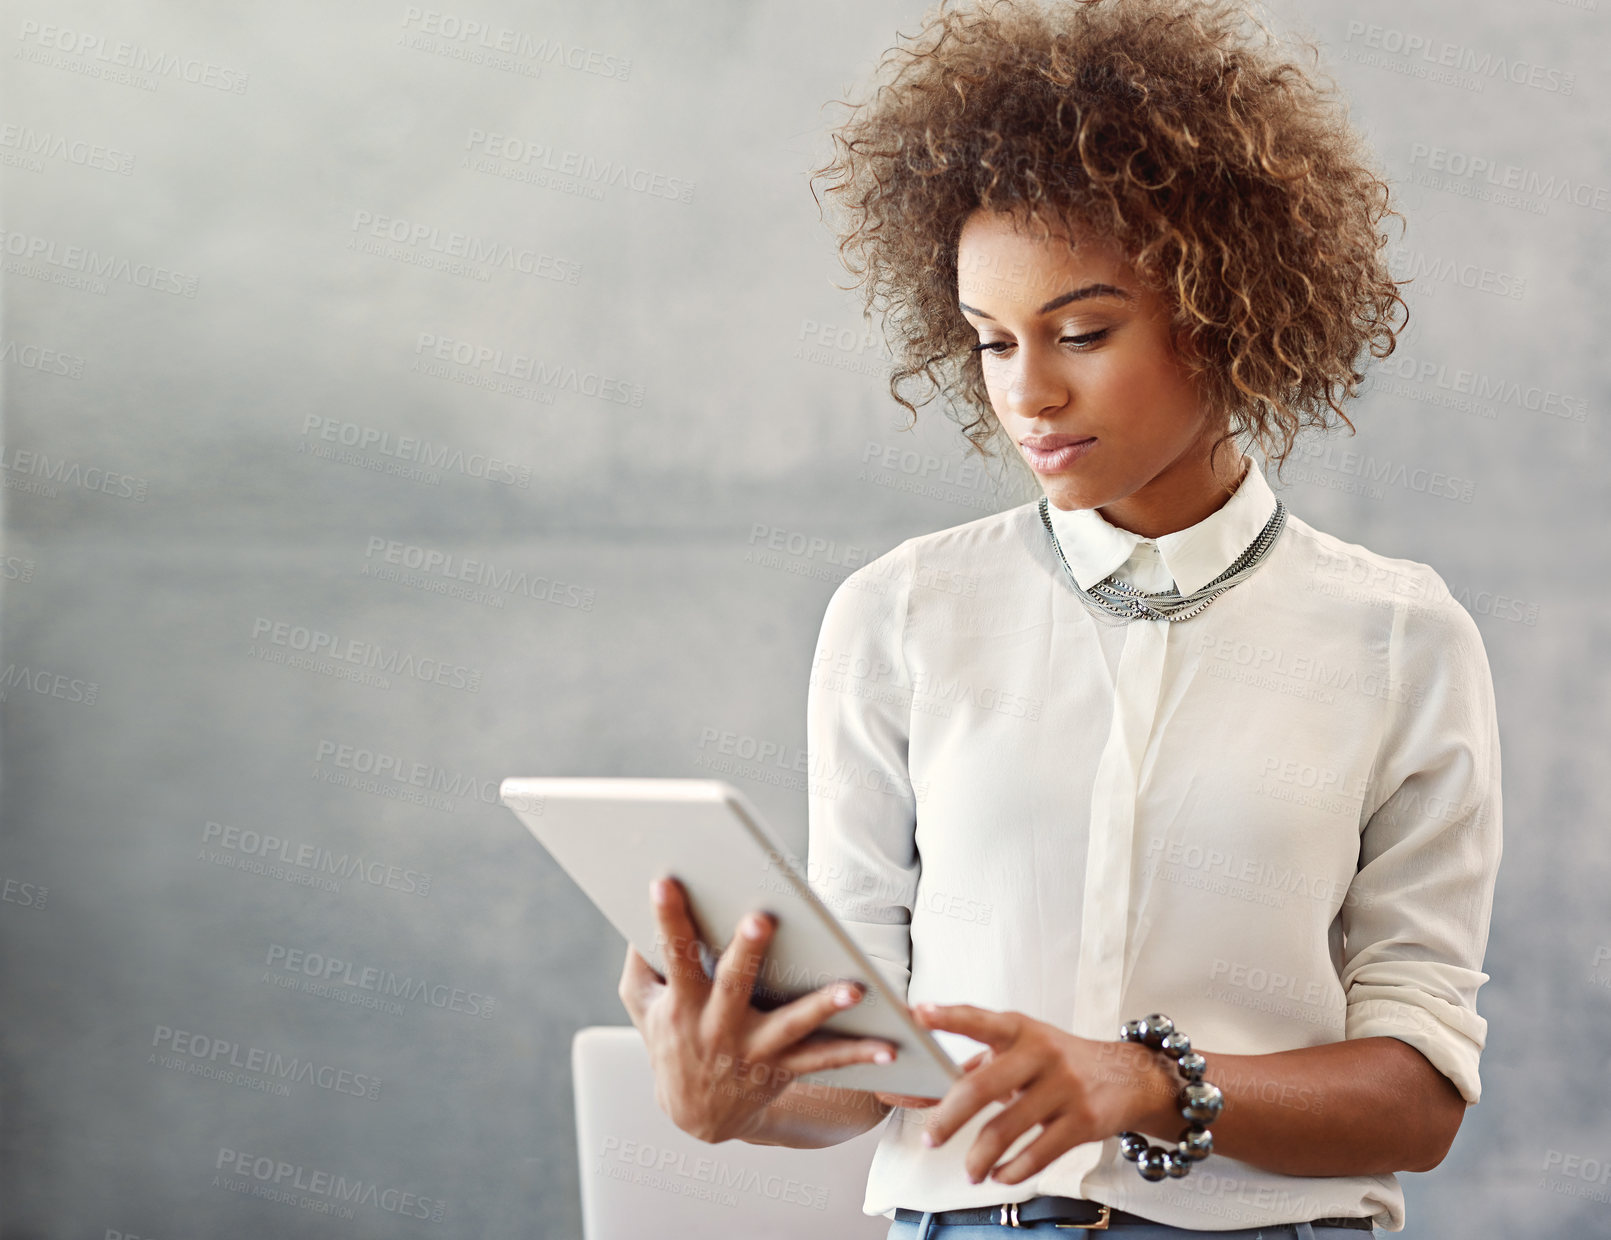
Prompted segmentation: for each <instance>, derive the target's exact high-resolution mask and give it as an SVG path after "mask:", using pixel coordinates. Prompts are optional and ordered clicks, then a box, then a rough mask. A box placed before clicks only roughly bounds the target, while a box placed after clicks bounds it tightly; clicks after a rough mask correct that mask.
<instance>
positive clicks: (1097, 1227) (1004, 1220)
mask: <svg viewBox="0 0 1611 1240" xmlns="http://www.w3.org/2000/svg"><path fill="white" fill-rule="evenodd" d="M1098 1204H1099V1205H1101V1207H1102V1212H1101V1213H1100V1214H1098V1215H1097V1216H1096V1222H1094V1223H1053V1224H1052V1226H1053V1227H1059V1228H1064V1229H1067V1230H1070V1231H1106V1230H1107V1227H1108V1214H1109V1213H1110V1212H1111V1211H1110V1210H1109V1207H1108V1206H1107V1204H1106V1203H1105V1202H1099V1203H1098ZM998 1221H999V1222H1000V1223H1001V1225H1002V1226H1003V1227H1017V1228H1019V1229H1020V1230H1025V1228H1024V1225H1023V1224H1022V1223H1020V1222H1019V1221H1018V1203H1017V1202H1016V1201H1014V1202H1012V1203H1010V1204H1008V1205H1004V1206H1002V1207H1001V1218H1000V1219H999V1220H998Z"/></svg>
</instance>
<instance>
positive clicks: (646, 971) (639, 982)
mask: <svg viewBox="0 0 1611 1240" xmlns="http://www.w3.org/2000/svg"><path fill="white" fill-rule="evenodd" d="M663 985H665V979H664V978H663V977H661V976H660V974H658V973H656V972H655V971H654V970H653V969H652V968H650V967H649V962H648V961H647V960H645V959H644V958H643V957H642V956H640V955H639V954H638V949H637V948H635V947H633V946H632V945H631V944H630V943H628V944H627V956H626V963H625V964H624V965H622V966H621V982H620V985H618V986H617V987H616V988H615V992H616V994H618V995H620V996H621V1002H622V1004H623V1005H625V1007H626V1010H627V1011H628V1012H629V1013H631V1015H632V1018H633V1020H634V1021H636V1020H637V1018H638V1017H639V1016H641V1015H642V1013H643V1009H644V1008H646V1007H647V1006H648V1005H649V1004H650V1003H651V1002H653V999H654V991H655V988H656V987H658V986H663Z"/></svg>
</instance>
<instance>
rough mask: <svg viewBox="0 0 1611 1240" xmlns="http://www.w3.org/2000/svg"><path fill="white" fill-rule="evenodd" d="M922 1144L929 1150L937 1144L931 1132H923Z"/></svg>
mask: <svg viewBox="0 0 1611 1240" xmlns="http://www.w3.org/2000/svg"><path fill="white" fill-rule="evenodd" d="M923 1144H924V1145H926V1146H928V1147H929V1148H930V1149H933V1148H934V1147H935V1145H937V1144H938V1142H937V1141H935V1139H934V1134H933V1133H932V1132H925V1133H924V1134H923Z"/></svg>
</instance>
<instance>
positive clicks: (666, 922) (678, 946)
mask: <svg viewBox="0 0 1611 1240" xmlns="http://www.w3.org/2000/svg"><path fill="white" fill-rule="evenodd" d="M656 881H657V882H663V883H665V884H666V885H667V888H668V890H667V891H666V892H665V902H664V903H657V904H655V912H656V915H657V916H658V918H659V921H660V935H659V946H660V949H661V951H660V954H661V956H662V957H663V958H664V960H665V962H666V983H667V985H669V986H670V987H671V993H672V994H673V995H674V996H675V997H676V998H678V999H679V1000H687V999H700V998H702V997H703V995H704V992H705V990H706V989H707V988H708V987H709V986H710V981H709V980H708V979H707V978H706V977H705V969H704V966H702V965H701V964H700V963H699V933H698V931H696V930H695V929H694V923H693V920H692V918H690V917H689V915H688V896H687V892H685V891H684V890H683V886H682V884H681V883H679V882H678V881H677V880H676V879H674V878H670V877H667V878H663V879H658V880H656ZM654 886H655V885H654V884H653V883H651V884H650V896H649V898H650V899H651V900H653V899H654Z"/></svg>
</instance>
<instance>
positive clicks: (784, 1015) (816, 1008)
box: [750, 981, 893, 1057]
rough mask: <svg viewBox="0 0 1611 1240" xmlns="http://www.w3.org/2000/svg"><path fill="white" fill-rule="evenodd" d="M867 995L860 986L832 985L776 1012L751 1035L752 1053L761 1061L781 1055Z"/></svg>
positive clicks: (848, 982)
mask: <svg viewBox="0 0 1611 1240" xmlns="http://www.w3.org/2000/svg"><path fill="white" fill-rule="evenodd" d="M865 993H866V992H865V991H864V990H863V989H862V986H861V983H860V982H854V981H840V982H830V983H829V984H828V985H826V986H823V987H821V988H820V989H818V990H813V991H812V992H811V993H810V994H808V995H801V996H800V997H799V998H798V999H793V1000H791V1001H790V1002H788V1003H785V1004H784V1005H783V1006H782V1007H780V1008H774V1009H773V1010H772V1011H770V1012H768V1013H767V1014H766V1017H765V1019H763V1020H762V1021H761V1023H760V1024H759V1025H758V1026H756V1029H755V1032H754V1033H753V1034H752V1035H751V1040H750V1052H751V1053H752V1054H754V1055H755V1056H757V1057H771V1056H773V1055H778V1054H781V1053H782V1052H783V1051H784V1050H785V1049H786V1048H787V1047H789V1046H792V1045H793V1044H794V1043H796V1042H798V1041H800V1039H802V1038H804V1037H806V1036H807V1035H808V1034H811V1033H813V1032H814V1031H815V1030H816V1028H817V1026H818V1025H820V1024H822V1022H823V1021H825V1020H827V1019H828V1017H830V1016H832V1015H833V1014H834V1013H835V1012H843V1011H845V1010H847V1009H849V1008H851V1007H854V1006H855V1005H856V1004H857V1003H859V1002H861V999H862V997H863V995H864V994H865ZM891 1049H893V1048H891Z"/></svg>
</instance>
